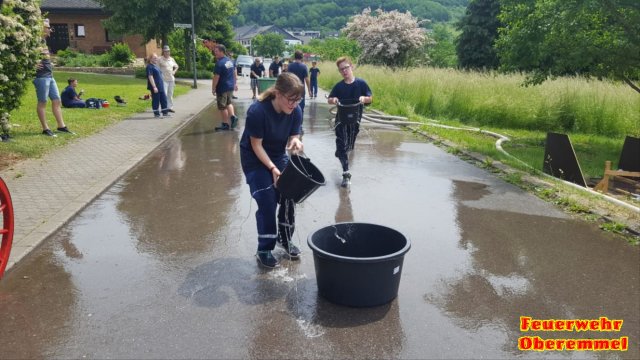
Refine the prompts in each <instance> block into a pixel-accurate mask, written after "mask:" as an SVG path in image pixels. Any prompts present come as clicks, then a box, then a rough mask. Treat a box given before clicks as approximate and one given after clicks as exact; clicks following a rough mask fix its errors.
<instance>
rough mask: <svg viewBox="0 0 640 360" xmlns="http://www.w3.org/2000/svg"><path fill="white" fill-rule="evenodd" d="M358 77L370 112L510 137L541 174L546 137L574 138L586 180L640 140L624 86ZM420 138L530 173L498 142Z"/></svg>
mask: <svg viewBox="0 0 640 360" xmlns="http://www.w3.org/2000/svg"><path fill="white" fill-rule="evenodd" d="M320 69H321V71H322V73H321V74H322V76H320V77H319V82H320V85H321V86H323V87H324V88H326V89H331V88H332V87H333V85H334V84H335V83H337V82H338V81H340V80H341V79H342V78H341V76H340V74H339V73H338V71H337V70H336V66H335V64H334V63H323V64H320ZM355 75H356V76H357V77H361V78H363V79H365V80H366V81H367V83H368V84H369V86H370V87H371V88H372V90H373V93H374V103H373V105H372V107H374V108H376V109H378V110H382V111H384V112H385V113H387V114H391V115H401V116H407V117H408V118H409V119H410V120H414V121H420V122H428V121H430V120H433V119H436V120H438V121H439V122H440V123H442V124H446V125H453V126H471V127H478V128H481V129H483V130H490V131H494V132H497V133H500V134H503V135H506V136H508V137H509V138H510V139H511V141H510V142H507V143H505V144H504V145H503V148H504V149H505V150H506V151H508V152H509V153H511V154H512V155H514V156H516V157H517V158H518V159H520V160H522V161H523V162H525V163H527V164H529V165H530V166H531V167H533V168H534V169H536V170H542V160H543V155H544V140H545V138H546V133H547V132H549V131H553V132H560V133H566V134H568V135H569V138H570V139H571V142H572V144H573V147H574V149H575V151H576V155H577V158H578V161H579V163H580V166H581V168H582V171H583V174H584V176H585V178H586V179H589V178H593V177H596V178H597V177H601V176H602V174H603V172H604V162H605V161H606V160H610V161H612V162H613V165H614V166H615V163H616V162H617V161H618V158H619V157H620V152H621V150H622V144H623V142H624V138H625V136H626V135H630V136H640V96H638V94H637V93H636V92H635V91H633V90H632V89H631V88H630V87H628V86H627V85H625V84H621V83H614V82H610V81H595V80H586V79H581V78H560V79H556V80H552V81H547V82H545V83H544V84H542V85H539V86H532V87H523V86H522V85H521V84H522V83H523V81H524V76H523V75H504V74H497V73H480V72H470V71H458V70H453V69H435V68H417V69H409V70H404V71H393V70H391V69H388V68H381V67H374V66H359V67H356V69H355ZM422 130H423V131H426V132H428V133H432V134H436V135H438V136H440V137H442V138H445V139H448V140H450V141H452V142H454V143H456V144H458V145H460V147H462V148H464V149H467V150H470V151H474V152H479V153H482V154H485V155H487V156H489V157H491V158H492V159H496V160H500V161H502V162H506V163H508V164H509V165H511V166H514V167H517V168H521V169H526V168H525V167H523V166H522V165H521V164H519V163H518V162H517V161H514V160H512V159H510V158H509V157H507V156H505V155H503V154H501V153H499V152H498V151H497V150H496V149H495V141H496V139H495V138H492V137H489V136H486V135H483V134H480V133H473V132H468V131H457V130H447V129H439V128H436V127H432V126H423V127H422Z"/></svg>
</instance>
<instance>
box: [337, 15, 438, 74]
mask: <svg viewBox="0 0 640 360" xmlns="http://www.w3.org/2000/svg"><path fill="white" fill-rule="evenodd" d="M343 32H344V34H345V35H346V36H347V38H348V39H352V40H355V41H356V42H357V43H358V45H360V47H361V48H362V54H361V55H360V59H359V60H360V61H361V62H362V63H368V64H377V65H387V66H391V67H398V66H407V65H411V64H410V61H411V59H412V56H411V55H413V54H414V53H415V52H416V51H417V50H418V49H420V48H421V47H422V46H423V45H424V43H425V41H426V40H427V37H426V34H425V31H424V29H421V28H420V27H419V26H418V21H417V19H416V18H414V17H413V16H412V15H411V13H400V12H398V11H395V10H393V11H389V12H384V11H382V10H380V9H378V10H376V11H375V12H372V11H371V9H368V8H367V9H365V10H363V11H362V14H359V15H356V16H353V17H352V18H351V19H350V21H349V22H348V23H347V26H346V27H345V28H344V29H343Z"/></svg>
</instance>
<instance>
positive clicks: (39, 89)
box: [33, 19, 74, 137]
mask: <svg viewBox="0 0 640 360" xmlns="http://www.w3.org/2000/svg"><path fill="white" fill-rule="evenodd" d="M52 31H53V29H51V25H50V24H49V19H45V21H44V37H45V38H47V37H49V36H50V35H51V32H52ZM40 55H41V56H42V57H41V59H40V62H39V63H38V64H37V65H36V77H35V79H33V85H34V86H35V88H36V96H37V97H38V105H37V107H36V111H37V113H38V119H40V125H42V134H43V135H46V136H50V137H56V136H57V135H56V134H55V133H54V132H53V131H51V129H49V124H48V123H47V116H46V113H45V109H46V108H47V99H51V112H52V113H53V117H55V118H56V123H58V129H57V130H58V132H61V133H66V134H74V133H73V132H72V131H70V130H69V128H67V126H66V125H65V124H64V119H63V118H62V103H61V101H60V92H59V90H58V84H57V83H56V79H54V78H53V64H52V63H51V59H50V57H49V49H47V47H46V42H45V40H44V39H43V45H42V50H41V53H40Z"/></svg>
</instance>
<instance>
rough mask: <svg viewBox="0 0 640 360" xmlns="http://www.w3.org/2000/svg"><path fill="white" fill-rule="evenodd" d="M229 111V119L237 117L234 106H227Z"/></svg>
mask: <svg viewBox="0 0 640 360" xmlns="http://www.w3.org/2000/svg"><path fill="white" fill-rule="evenodd" d="M227 111H228V112H229V117H231V116H236V110H235V109H234V108H233V104H229V105H227Z"/></svg>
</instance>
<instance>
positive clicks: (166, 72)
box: [158, 45, 178, 112]
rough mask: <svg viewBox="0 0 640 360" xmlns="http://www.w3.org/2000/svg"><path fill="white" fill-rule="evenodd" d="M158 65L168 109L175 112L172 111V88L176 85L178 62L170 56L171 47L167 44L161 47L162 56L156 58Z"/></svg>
mask: <svg viewBox="0 0 640 360" xmlns="http://www.w3.org/2000/svg"><path fill="white" fill-rule="evenodd" d="M158 67H160V72H161V73H162V80H164V84H165V91H166V93H167V108H168V111H169V112H175V111H173V89H174V88H175V87H176V78H175V74H176V71H178V64H177V63H176V61H175V60H174V59H173V58H172V57H171V49H170V48H169V46H167V45H165V46H163V47H162V56H161V57H160V58H159V59H158Z"/></svg>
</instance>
